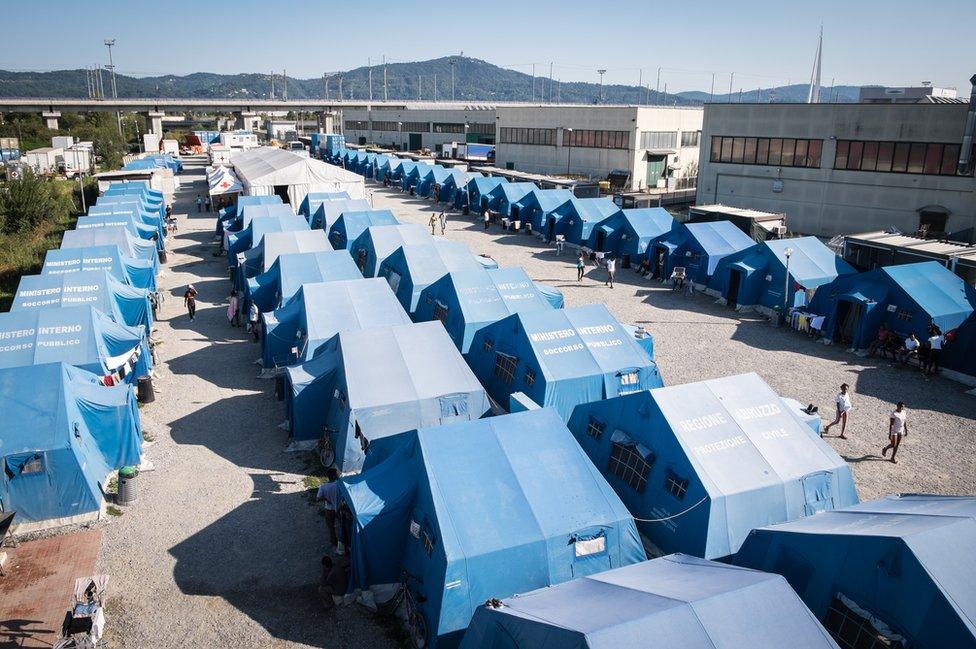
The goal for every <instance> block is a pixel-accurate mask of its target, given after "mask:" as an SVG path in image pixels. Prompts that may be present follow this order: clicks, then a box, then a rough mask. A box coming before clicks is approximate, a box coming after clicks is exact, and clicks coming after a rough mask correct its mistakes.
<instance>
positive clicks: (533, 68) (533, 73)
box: [532, 63, 535, 103]
mask: <svg viewBox="0 0 976 649" xmlns="http://www.w3.org/2000/svg"><path fill="white" fill-rule="evenodd" d="M532 102H533V103H535V63H533V64H532Z"/></svg>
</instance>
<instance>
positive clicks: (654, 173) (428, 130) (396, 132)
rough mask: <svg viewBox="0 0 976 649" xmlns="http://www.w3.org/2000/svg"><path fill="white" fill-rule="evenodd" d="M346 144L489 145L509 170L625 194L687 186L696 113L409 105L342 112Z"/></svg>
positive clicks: (698, 120) (694, 158)
mask: <svg viewBox="0 0 976 649" xmlns="http://www.w3.org/2000/svg"><path fill="white" fill-rule="evenodd" d="M342 124H343V128H344V133H345V136H346V141H347V142H351V143H356V142H358V143H360V144H367V143H370V144H376V145H378V146H384V147H389V148H393V149H399V150H418V149H421V148H427V149H430V150H431V151H434V152H439V151H440V150H442V149H443V148H444V147H445V145H450V143H452V142H479V143H488V144H495V164H496V165H497V166H498V167H502V168H505V169H509V170H519V171H526V172H531V173H538V174H548V175H554V174H558V175H566V176H571V177H585V178H589V179H606V178H610V177H613V180H614V183H615V186H616V187H618V188H620V189H624V190H641V189H647V188H652V189H658V188H660V189H678V188H685V187H693V186H694V179H695V176H696V175H697V169H698V156H699V139H700V136H701V126H702V109H701V108H700V107H686V106H590V105H559V104H556V105H553V104H544V105H527V104H445V103H438V104H411V105H409V106H407V107H387V106H373V107H371V108H370V107H367V108H355V109H354V108H349V109H345V110H343V122H342Z"/></svg>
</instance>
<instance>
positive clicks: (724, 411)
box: [569, 373, 858, 559]
mask: <svg viewBox="0 0 976 649" xmlns="http://www.w3.org/2000/svg"><path fill="white" fill-rule="evenodd" d="M569 428H570V430H571V431H573V434H574V435H575V436H576V440H577V441H578V442H579V443H580V446H582V447H583V450H584V451H585V452H586V454H587V455H588V456H589V457H590V459H591V460H592V461H593V464H594V465H595V466H596V467H597V468H598V469H599V470H600V471H601V472H602V473H603V475H604V476H606V478H607V480H608V481H609V482H610V485H611V486H612V487H613V488H614V489H615V490H616V491H617V493H618V494H619V495H620V498H621V500H623V501H624V503H625V504H626V505H627V507H628V508H629V509H630V511H631V513H632V514H633V515H634V517H635V518H637V519H645V520H657V519H667V520H666V521H661V522H647V523H642V522H638V527H639V528H640V529H641V532H642V533H643V534H644V536H646V537H647V538H648V539H649V540H650V541H651V542H652V543H653V544H654V545H655V546H656V547H657V548H659V549H660V550H661V551H662V552H665V553H668V552H684V553H686V554H692V555H695V556H697V557H703V558H705V559H721V558H724V557H728V556H729V555H732V554H735V552H736V551H737V550H738V549H739V546H740V545H741V544H742V542H743V541H744V540H745V538H746V536H747V535H748V534H749V531H750V530H752V529H753V528H755V527H758V526H761V525H765V524H768V523H770V522H773V521H788V520H795V519H797V518H802V517H804V516H809V515H811V514H815V513H817V512H818V511H823V510H825V509H835V508H840V507H847V506H849V505H853V504H856V503H857V502H858V499H857V492H856V490H855V488H854V478H853V476H852V474H851V470H850V467H849V466H848V465H847V463H846V462H845V461H844V460H843V458H841V457H840V456H839V455H838V454H837V452H836V451H834V450H833V449H832V448H831V447H830V445H828V444H827V443H826V442H824V441H823V440H822V439H821V438H820V436H819V435H816V434H814V433H813V431H812V430H810V428H809V427H808V426H807V425H806V424H804V423H803V422H802V421H801V420H800V419H799V417H797V416H796V415H794V414H793V412H792V409H791V408H789V407H788V406H787V405H786V404H785V403H784V402H783V401H782V399H780V397H779V395H777V394H776V393H775V392H773V390H772V389H771V388H770V387H769V386H768V385H766V383H765V382H764V381H763V380H762V379H761V378H759V376H758V375H756V374H754V373H750V374H741V375H738V376H730V377H725V378H721V379H711V380H707V381H699V382H697V383H688V384H685V385H676V386H670V387H666V388H659V389H656V390H650V391H645V392H638V393H635V394H629V395H626V396H622V397H618V398H616V399H608V400H605V401H599V402H595V403H587V404H584V405H581V406H579V407H577V408H576V410H575V411H574V412H573V416H572V417H571V418H570V420H569Z"/></svg>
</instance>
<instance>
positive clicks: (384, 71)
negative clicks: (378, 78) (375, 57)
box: [383, 54, 387, 101]
mask: <svg viewBox="0 0 976 649" xmlns="http://www.w3.org/2000/svg"><path fill="white" fill-rule="evenodd" d="M386 100H387V94H386V54H384V55H383V101H386Z"/></svg>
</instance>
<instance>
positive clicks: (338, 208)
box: [311, 198, 373, 234]
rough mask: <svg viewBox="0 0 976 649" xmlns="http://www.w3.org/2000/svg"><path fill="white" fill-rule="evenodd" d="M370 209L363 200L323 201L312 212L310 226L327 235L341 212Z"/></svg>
mask: <svg viewBox="0 0 976 649" xmlns="http://www.w3.org/2000/svg"><path fill="white" fill-rule="evenodd" d="M371 209H373V206H372V205H370V204H369V201H367V200H366V199H364V198H356V199H337V200H334V201H323V202H322V203H319V206H318V208H317V209H316V210H315V211H314V212H312V221H311V226H312V227H313V228H315V229H319V230H322V231H324V232H325V233H326V234H328V233H329V232H330V231H331V230H332V226H333V225H335V223H336V221H338V220H339V217H340V216H342V213H343V212H368V211H369V210H371Z"/></svg>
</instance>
